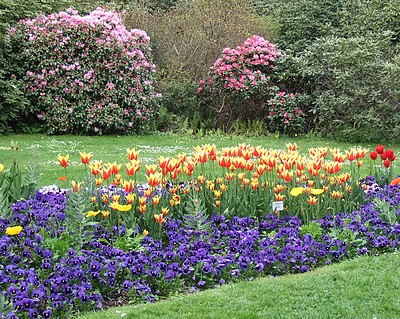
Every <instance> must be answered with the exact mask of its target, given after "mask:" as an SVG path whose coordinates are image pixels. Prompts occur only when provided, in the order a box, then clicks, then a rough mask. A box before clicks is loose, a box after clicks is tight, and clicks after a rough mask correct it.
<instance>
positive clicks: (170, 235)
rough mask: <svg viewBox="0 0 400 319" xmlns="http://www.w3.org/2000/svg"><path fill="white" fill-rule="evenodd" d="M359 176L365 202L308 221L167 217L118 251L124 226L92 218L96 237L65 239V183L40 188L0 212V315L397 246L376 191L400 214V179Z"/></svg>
mask: <svg viewBox="0 0 400 319" xmlns="http://www.w3.org/2000/svg"><path fill="white" fill-rule="evenodd" d="M364 184H365V185H366V186H365V192H366V194H365V199H366V203H365V204H363V205H361V207H360V209H359V210H357V211H353V212H351V213H346V214H344V213H340V214H337V215H336V216H325V217H324V218H320V219H318V220H314V221H312V222H311V223H310V224H308V225H307V224H303V223H302V221H301V220H300V219H299V218H298V217H296V216H287V217H283V218H279V217H278V216H277V215H274V214H270V215H266V216H260V217H259V218H252V217H233V218H227V217H225V216H224V215H213V216H212V217H211V218H210V219H209V220H208V221H207V223H208V226H209V227H208V228H207V229H206V228H204V229H201V228H196V227H188V226H186V225H185V224H184V223H183V222H182V220H176V219H173V218H169V217H168V216H166V221H165V223H164V224H163V233H164V234H165V239H164V240H163V241H161V240H156V239H154V238H152V237H150V236H145V237H144V238H143V239H142V240H141V242H140V243H139V245H138V247H137V248H133V249H127V250H123V249H121V248H118V247H117V246H118V245H116V243H117V240H118V239H119V238H121V237H122V238H123V237H125V236H128V231H127V230H128V229H126V228H125V227H124V226H119V227H116V226H114V227H113V228H112V229H110V230H107V229H105V228H103V226H101V225H97V226H91V227H89V228H88V229H87V233H91V234H92V235H93V237H92V239H91V240H90V241H89V242H88V243H86V244H85V246H84V247H83V248H82V250H80V251H76V250H74V249H72V248H70V247H68V246H67V247H63V246H62V244H63V240H62V238H63V236H65V235H66V234H65V229H66V228H65V213H64V210H65V205H66V201H65V191H64V190H60V189H58V188H57V187H47V188H45V189H41V190H39V191H38V192H37V193H36V195H35V197H34V198H33V199H30V200H27V201H21V202H17V203H15V204H14V205H13V207H12V209H13V212H14V215H13V217H12V219H11V220H0V234H1V237H0V261H1V266H0V291H1V293H2V295H3V296H4V297H3V298H4V300H3V301H4V302H3V304H2V305H3V308H2V309H0V312H1V316H4V317H6V318H50V317H56V318H67V317H68V316H71V315H73V312H75V311H85V310H88V309H98V308H103V307H105V306H107V305H108V304H115V303H116V302H120V303H124V302H127V301H128V300H130V301H139V300H147V301H154V300H157V299H159V298H163V297H166V296H168V295H169V294H171V293H175V292H176V291H196V290H199V289H205V288H210V287H215V286H218V285H221V284H224V283H227V282H234V281H236V280H240V279H252V278H255V277H257V276H262V275H272V276H276V275H281V274H285V273H298V272H307V271H309V270H311V269H313V268H315V267H317V266H321V265H326V264H330V263H332V262H336V261H339V260H342V259H345V258H349V257H353V256H355V255H360V254H377V253H382V252H390V251H394V250H397V249H398V247H399V246H400V239H399V238H400V236H399V234H400V225H399V223H398V222H392V223H390V222H388V221H387V219H385V218H384V215H383V214H382V212H381V211H380V209H379V207H378V206H377V205H376V204H375V203H374V200H375V199H376V198H379V199H380V200H381V201H384V202H385V203H388V208H389V209H393V210H394V211H395V214H396V215H397V216H398V215H399V198H400V185H387V186H385V187H382V186H379V185H378V184H377V183H376V182H375V180H374V179H373V178H372V177H368V178H367V179H366V180H365V181H364ZM311 225H313V226H314V228H312V227H310V226H311ZM18 226H19V227H20V228H18V229H16V228H14V229H13V230H14V231H12V232H10V229H12V228H13V227H18ZM139 232H140V233H141V230H140V229H136V230H135V232H134V233H133V234H130V235H129V236H136V235H137V234H138V233H139Z"/></svg>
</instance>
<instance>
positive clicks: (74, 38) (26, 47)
mask: <svg viewBox="0 0 400 319" xmlns="http://www.w3.org/2000/svg"><path fill="white" fill-rule="evenodd" d="M9 38H10V42H11V45H12V47H13V51H14V54H15V60H16V63H17V64H18V72H16V74H15V77H16V78H17V80H18V83H19V85H20V86H21V88H22V90H23V91H24V92H25V93H26V95H27V96H28V97H29V100H30V102H31V105H30V109H29V112H30V113H31V114H32V115H34V116H36V117H37V118H39V119H40V120H41V121H42V123H43V124H44V126H45V128H46V131H47V132H48V133H49V134H60V133H66V132H68V133H80V134H109V133H124V134H129V133H136V132H140V131H142V130H144V129H146V127H147V125H148V123H149V122H150V121H151V119H152V118H153V117H154V116H155V114H156V113H157V111H158V104H157V101H158V95H157V93H156V92H155V90H154V86H153V82H154V80H153V76H154V72H155V65H154V64H153V63H152V60H151V48H150V38H149V36H148V35H147V34H146V33H145V32H144V31H142V30H137V29H136V30H130V31H128V30H126V28H125V27H124V25H123V23H122V20H121V17H120V15H119V14H118V13H116V12H114V11H105V10H104V9H101V8H97V9H96V10H95V11H93V12H91V13H90V14H89V15H87V16H80V15H79V14H78V12H77V11H76V10H73V9H68V10H67V11H66V12H60V13H58V14H51V15H48V16H43V15H41V16H38V17H36V18H34V19H27V20H22V21H20V22H19V23H18V25H17V26H16V27H15V28H12V29H10V31H9Z"/></svg>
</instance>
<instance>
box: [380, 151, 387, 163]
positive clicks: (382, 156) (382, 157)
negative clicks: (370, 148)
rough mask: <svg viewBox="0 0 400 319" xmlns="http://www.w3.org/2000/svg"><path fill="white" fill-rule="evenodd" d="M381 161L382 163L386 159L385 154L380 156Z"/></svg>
mask: <svg viewBox="0 0 400 319" xmlns="http://www.w3.org/2000/svg"><path fill="white" fill-rule="evenodd" d="M381 159H382V161H384V160H386V159H387V155H386V153H382V154H381Z"/></svg>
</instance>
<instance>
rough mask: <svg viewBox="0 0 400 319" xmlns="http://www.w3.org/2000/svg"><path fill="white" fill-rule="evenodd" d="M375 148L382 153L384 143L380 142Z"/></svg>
mask: <svg viewBox="0 0 400 319" xmlns="http://www.w3.org/2000/svg"><path fill="white" fill-rule="evenodd" d="M375 150H376V152H377V153H378V154H382V153H383V150H384V146H383V145H382V144H379V145H378V146H377V147H375Z"/></svg>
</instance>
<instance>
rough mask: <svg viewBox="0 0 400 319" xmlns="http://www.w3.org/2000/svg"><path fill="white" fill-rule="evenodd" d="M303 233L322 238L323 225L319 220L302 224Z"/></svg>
mask: <svg viewBox="0 0 400 319" xmlns="http://www.w3.org/2000/svg"><path fill="white" fill-rule="evenodd" d="M300 231H301V234H302V235H305V234H310V235H311V236H312V237H313V238H315V239H316V240H319V239H321V235H322V227H321V224H320V223H318V222H309V223H308V224H305V225H302V226H300Z"/></svg>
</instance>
